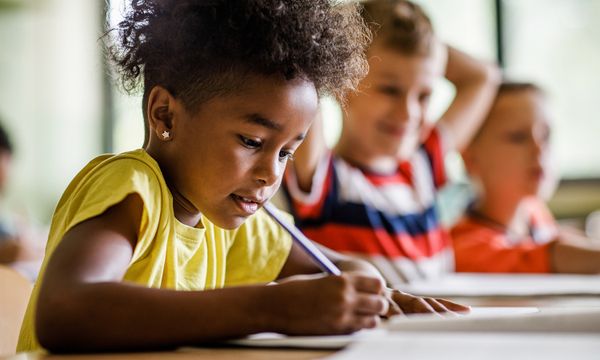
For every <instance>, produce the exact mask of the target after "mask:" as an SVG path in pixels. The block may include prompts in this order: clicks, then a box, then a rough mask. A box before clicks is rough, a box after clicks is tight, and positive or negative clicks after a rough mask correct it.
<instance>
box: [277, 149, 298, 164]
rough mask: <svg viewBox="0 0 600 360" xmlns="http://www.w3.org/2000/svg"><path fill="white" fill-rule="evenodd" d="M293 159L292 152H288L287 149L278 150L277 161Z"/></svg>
mask: <svg viewBox="0 0 600 360" xmlns="http://www.w3.org/2000/svg"><path fill="white" fill-rule="evenodd" d="M293 160H294V154H293V153H291V152H289V151H283V150H282V151H280V152H279V161H281V162H285V161H293Z"/></svg>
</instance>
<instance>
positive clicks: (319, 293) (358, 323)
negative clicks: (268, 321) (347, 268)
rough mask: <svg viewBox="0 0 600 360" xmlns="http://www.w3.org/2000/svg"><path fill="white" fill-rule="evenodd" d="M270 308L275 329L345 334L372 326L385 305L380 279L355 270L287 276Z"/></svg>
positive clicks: (375, 324) (278, 287) (384, 309)
mask: <svg viewBox="0 0 600 360" xmlns="http://www.w3.org/2000/svg"><path fill="white" fill-rule="evenodd" d="M274 288H277V294H278V295H277V297H278V299H277V302H275V303H273V302H270V303H271V305H272V306H271V310H272V311H273V312H275V313H276V314H275V315H276V317H277V318H279V323H278V324H276V330H277V331H279V332H281V333H284V334H293V335H308V334H310V335H325V334H347V333H352V332H354V331H357V330H360V329H363V328H373V327H376V326H377V324H378V323H379V321H380V320H379V317H380V315H383V314H386V313H387V311H388V307H389V304H388V302H387V300H386V299H385V297H384V296H383V291H384V287H383V284H382V281H381V279H379V278H376V277H372V276H366V275H361V274H356V273H344V274H342V275H341V276H324V275H319V276H318V277H317V276H308V277H294V278H290V279H288V280H286V281H284V282H282V283H280V284H278V285H275V286H273V290H274Z"/></svg>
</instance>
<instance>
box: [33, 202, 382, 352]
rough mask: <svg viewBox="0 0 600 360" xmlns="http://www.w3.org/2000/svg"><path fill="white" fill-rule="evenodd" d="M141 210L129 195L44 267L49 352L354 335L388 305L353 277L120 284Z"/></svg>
mask: <svg viewBox="0 0 600 360" xmlns="http://www.w3.org/2000/svg"><path fill="white" fill-rule="evenodd" d="M141 214H142V201H141V199H140V198H139V197H138V196H137V195H130V196H128V197H127V198H126V199H125V200H123V201H122V202H121V203H119V204H117V205H115V206H113V207H112V208H110V209H108V210H107V211H106V212H105V213H103V214H102V215H100V216H98V217H95V218H92V219H90V220H87V221H85V222H82V223H81V224H78V225H76V226H75V227H73V228H72V229H71V230H69V231H68V232H67V233H66V234H65V236H64V238H63V239H62V241H61V242H60V244H59V245H58V246H57V248H56V249H55V251H54V253H53V255H52V258H51V259H50V261H49V263H48V265H47V267H46V271H45V275H44V277H43V280H42V284H41V289H40V294H39V298H38V302H37V311H36V314H37V315H36V333H37V336H38V339H39V342H40V344H41V345H42V346H43V347H45V348H46V349H49V350H51V351H58V352H67V351H68V352H81V351H107V350H112V351H114V350H134V349H151V348H164V347H175V346H180V345H190V344H198V343H202V342H207V341H214V340H222V339H227V338H233V337H240V336H244V335H247V334H251V333H256V332H262V331H276V332H281V333H287V334H339V333H348V332H352V331H356V330H359V329H361V328H365V327H373V326H375V325H376V324H377V321H378V320H377V318H378V314H379V313H381V312H382V311H383V310H384V308H385V301H384V299H383V298H382V296H380V295H379V294H380V293H381V291H382V289H381V283H380V282H379V281H378V280H377V279H372V278H369V277H365V276H361V275H352V274H347V275H343V276H328V277H321V278H318V279H312V280H297V281H290V282H287V283H285V284H281V285H274V286H247V287H232V288H226V289H219V290H207V291H174V290H164V289H150V288H145V287H142V286H138V285H135V284H132V283H126V282H123V281H122V280H123V276H124V274H125V272H126V270H127V267H128V266H129V262H130V261H131V258H132V254H133V249H134V247H135V243H136V239H137V236H138V234H137V232H138V229H139V224H140V219H141Z"/></svg>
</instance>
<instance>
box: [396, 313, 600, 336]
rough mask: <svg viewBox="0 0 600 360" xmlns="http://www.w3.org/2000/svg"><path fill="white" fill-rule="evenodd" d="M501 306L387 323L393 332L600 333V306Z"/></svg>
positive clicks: (399, 319)
mask: <svg viewBox="0 0 600 360" xmlns="http://www.w3.org/2000/svg"><path fill="white" fill-rule="evenodd" d="M500 309H501V308H490V309H489V310H487V311H486V310H477V308H475V311H474V314H473V315H472V316H469V315H466V316H455V317H441V316H435V315H412V316H405V317H402V316H397V317H394V318H392V319H390V320H389V321H387V323H386V324H385V327H386V328H387V329H388V330H389V331H411V332H414V331H425V332H432V331H433V332H435V331H438V332H442V331H461V332H564V333H571V332H578V333H584V332H587V333H598V334H599V335H598V337H599V338H600V308H542V309H539V311H534V310H533V309H535V308H524V309H529V310H524V311H522V312H520V310H518V309H519V308H511V310H507V311H506V312H505V313H503V314H502V310H500Z"/></svg>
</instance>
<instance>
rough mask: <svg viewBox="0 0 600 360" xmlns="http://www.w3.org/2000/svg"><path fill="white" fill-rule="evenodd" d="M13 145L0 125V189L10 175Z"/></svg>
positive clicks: (2, 188)
mask: <svg viewBox="0 0 600 360" xmlns="http://www.w3.org/2000/svg"><path fill="white" fill-rule="evenodd" d="M12 153H13V146H12V143H11V141H10V138H9V137H8V134H7V133H6V130H4V127H3V126H2V125H0V191H1V190H4V187H5V186H6V182H7V181H8V177H9V175H10V164H11V160H12Z"/></svg>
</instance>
